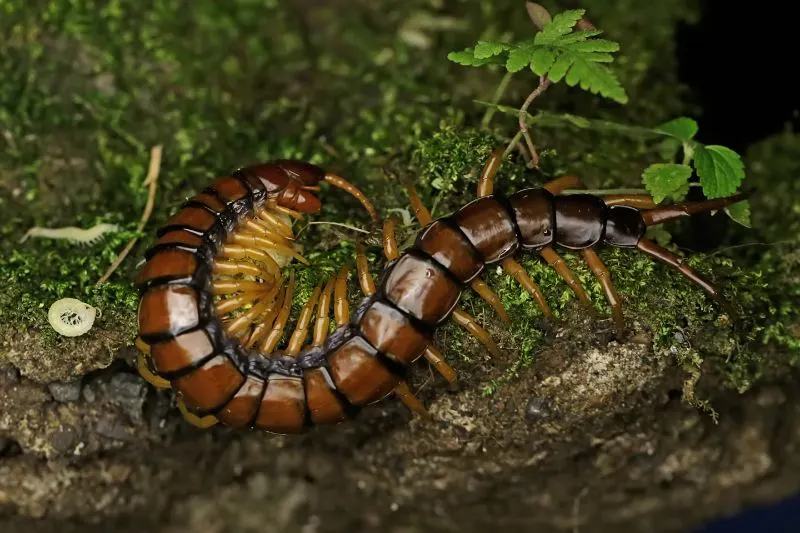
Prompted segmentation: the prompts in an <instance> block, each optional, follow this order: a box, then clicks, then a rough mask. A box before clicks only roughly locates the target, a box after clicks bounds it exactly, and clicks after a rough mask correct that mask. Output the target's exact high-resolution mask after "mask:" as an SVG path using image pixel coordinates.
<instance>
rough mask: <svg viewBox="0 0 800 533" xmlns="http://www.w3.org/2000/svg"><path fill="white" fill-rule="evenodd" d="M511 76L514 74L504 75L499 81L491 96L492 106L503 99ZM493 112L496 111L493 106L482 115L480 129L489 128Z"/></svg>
mask: <svg viewBox="0 0 800 533" xmlns="http://www.w3.org/2000/svg"><path fill="white" fill-rule="evenodd" d="M513 75H514V74H513V73H511V72H506V73H505V75H504V76H503V79H502V80H500V84H499V85H498V86H497V89H495V90H494V94H493V95H492V104H495V105H496V104H497V102H499V101H500V99H501V98H502V97H503V95H504V94H505V92H506V89H507V88H508V83H509V82H510V81H511V77H512V76H513ZM495 111H497V108H495V107H494V106H492V107H490V108H489V109H487V110H486V113H484V115H483V120H481V128H484V129H485V128H487V127H489V123H490V122H491V121H492V117H494V114H495Z"/></svg>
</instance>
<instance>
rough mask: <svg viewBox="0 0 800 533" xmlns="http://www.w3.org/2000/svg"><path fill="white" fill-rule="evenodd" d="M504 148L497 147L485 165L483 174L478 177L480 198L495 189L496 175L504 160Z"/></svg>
mask: <svg viewBox="0 0 800 533" xmlns="http://www.w3.org/2000/svg"><path fill="white" fill-rule="evenodd" d="M504 152H505V149H504V148H502V147H501V148H496V149H495V151H494V152H492V155H490V156H489V160H488V161H487V162H486V164H485V165H483V170H482V171H481V175H480V176H479V177H478V198H483V197H484V196H489V195H490V194H492V192H493V191H494V177H495V175H496V174H497V171H498V169H499V168H500V163H501V162H502V161H503V153H504Z"/></svg>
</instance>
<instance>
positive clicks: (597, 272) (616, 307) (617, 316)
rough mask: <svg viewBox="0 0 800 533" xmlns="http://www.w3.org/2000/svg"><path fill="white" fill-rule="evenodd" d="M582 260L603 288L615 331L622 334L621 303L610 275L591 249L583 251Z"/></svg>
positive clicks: (623, 327)
mask: <svg viewBox="0 0 800 533" xmlns="http://www.w3.org/2000/svg"><path fill="white" fill-rule="evenodd" d="M583 258H584V259H585V260H586V263H587V264H588V265H589V268H590V269H591V271H592V273H593V274H594V276H595V277H596V278H597V281H598V282H599V283H600V286H601V287H602V288H603V292H605V294H606V300H608V305H609V306H610V307H611V316H612V317H613V318H614V324H615V325H616V327H617V331H618V332H619V333H622V332H623V331H624V330H625V318H624V317H623V316H622V302H621V301H620V298H619V294H617V289H616V288H615V287H614V284H613V283H611V273H610V272H609V271H608V269H607V268H606V266H605V265H604V264H603V261H602V260H601V259H600V256H599V255H597V252H595V251H594V250H592V249H591V248H587V249H585V250H583Z"/></svg>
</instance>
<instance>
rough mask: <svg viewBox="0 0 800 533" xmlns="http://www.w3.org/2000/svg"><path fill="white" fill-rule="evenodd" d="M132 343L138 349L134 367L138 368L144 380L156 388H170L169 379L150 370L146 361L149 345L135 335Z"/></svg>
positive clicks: (148, 354)
mask: <svg viewBox="0 0 800 533" xmlns="http://www.w3.org/2000/svg"><path fill="white" fill-rule="evenodd" d="M134 344H135V345H136V347H137V348H138V349H139V353H138V354H136V367H137V369H138V370H139V375H140V376H142V378H144V380H145V381H146V382H148V383H149V384H150V385H152V386H153V387H155V388H157V389H168V388H170V383H169V381H167V380H166V379H164V378H162V377H160V376H158V375H156V374H155V373H154V372H153V371H152V370H150V364H149V363H148V358H149V356H150V346H148V345H147V344H145V343H144V341H143V340H142V339H141V337H136V341H135V342H134Z"/></svg>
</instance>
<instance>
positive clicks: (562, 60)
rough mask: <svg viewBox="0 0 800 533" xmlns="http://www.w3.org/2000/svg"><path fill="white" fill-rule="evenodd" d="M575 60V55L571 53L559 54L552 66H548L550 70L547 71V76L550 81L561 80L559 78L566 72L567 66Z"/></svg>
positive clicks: (556, 81)
mask: <svg viewBox="0 0 800 533" xmlns="http://www.w3.org/2000/svg"><path fill="white" fill-rule="evenodd" d="M574 62H575V56H574V55H572V54H561V55H560V56H558V58H557V59H556V60H555V62H554V63H553V66H552V67H550V70H549V71H548V72H547V77H548V78H550V81H552V82H553V83H558V82H559V81H561V78H563V77H564V75H565V74H566V73H567V70H569V67H571V66H572V64H573V63H574Z"/></svg>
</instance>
